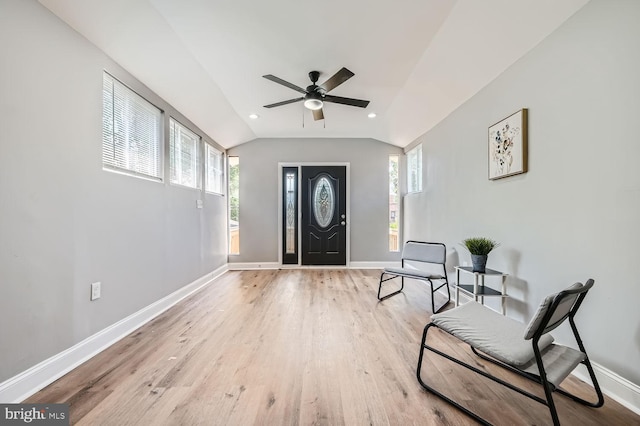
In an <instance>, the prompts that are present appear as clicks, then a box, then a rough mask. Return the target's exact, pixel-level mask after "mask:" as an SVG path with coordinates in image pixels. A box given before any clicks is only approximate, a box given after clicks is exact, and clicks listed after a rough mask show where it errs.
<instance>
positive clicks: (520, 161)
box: [489, 108, 527, 180]
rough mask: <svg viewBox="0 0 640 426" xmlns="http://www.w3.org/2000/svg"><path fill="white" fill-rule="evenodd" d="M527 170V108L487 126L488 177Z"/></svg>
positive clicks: (493, 177) (494, 177) (491, 178)
mask: <svg viewBox="0 0 640 426" xmlns="http://www.w3.org/2000/svg"><path fill="white" fill-rule="evenodd" d="M526 171H527V109H526V108H523V109H521V110H520V111H517V112H515V113H513V114H511V115H510V116H508V117H507V118H505V119H503V120H500V121H499V122H497V123H496V124H494V125H493V126H491V127H489V179H490V180H495V179H501V178H504V177H507V176H513V175H517V174H520V173H526Z"/></svg>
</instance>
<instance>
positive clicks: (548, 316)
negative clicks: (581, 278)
mask: <svg viewBox="0 0 640 426" xmlns="http://www.w3.org/2000/svg"><path fill="white" fill-rule="evenodd" d="M593 283H594V281H593V280H592V279H588V280H587V282H586V283H585V284H584V285H582V283H575V284H573V285H572V286H570V287H569V288H567V289H565V290H563V291H561V292H559V293H555V294H552V295H549V296H547V297H545V299H544V300H543V301H542V303H540V306H538V310H537V311H536V313H535V315H534V316H533V318H531V321H529V324H528V325H527V328H526V329H525V331H524V338H525V339H527V340H529V339H532V338H533V337H534V336H536V335H537V336H542V335H543V334H545V333H548V332H550V331H551V330H553V329H554V328H556V327H558V326H559V325H560V324H562V323H563V322H564V320H566V319H567V318H569V317H573V316H574V315H575V314H576V312H577V311H578V308H579V307H580V304H581V303H582V300H583V299H584V297H585V296H586V295H587V292H588V291H589V290H590V289H591V287H593Z"/></svg>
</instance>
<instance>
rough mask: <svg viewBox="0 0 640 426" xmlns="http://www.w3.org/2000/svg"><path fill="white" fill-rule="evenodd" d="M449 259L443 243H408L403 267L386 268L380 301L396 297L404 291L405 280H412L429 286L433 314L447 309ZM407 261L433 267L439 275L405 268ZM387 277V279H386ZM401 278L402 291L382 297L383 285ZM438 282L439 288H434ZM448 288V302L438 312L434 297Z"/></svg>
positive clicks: (380, 287)
mask: <svg viewBox="0 0 640 426" xmlns="http://www.w3.org/2000/svg"><path fill="white" fill-rule="evenodd" d="M446 258H447V247H446V246H445V245H444V244H442V243H426V242H422V241H407V243H406V244H405V245H404V247H403V249H402V265H401V266H402V267H401V268H385V269H384V271H383V272H382V274H381V275H380V284H379V286H378V300H384V299H387V298H389V297H391V296H394V295H396V294H398V293H400V292H402V290H403V289H404V279H405V278H412V279H414V280H418V281H422V282H424V283H426V284H428V285H429V288H430V289H431V312H433V313H436V312H438V311H439V310H440V309H442V308H443V307H445V306H446V305H447V304H448V303H449V302H450V301H451V291H450V290H449V281H448V280H447V269H446V267H445V260H446ZM405 261H412V262H420V263H422V264H424V265H431V266H435V268H437V270H438V273H437V274H434V273H432V272H430V271H423V270H420V269H417V268H408V267H405ZM385 275H386V276H387V278H385ZM397 277H400V280H401V285H400V290H396V291H394V292H392V293H389V294H387V295H386V296H382V297H381V296H380V293H381V291H382V283H384V282H386V281H389V280H392V279H394V278H397ZM434 281H436V284H437V285H438V286H437V287H434V283H433V282H434ZM445 286H446V287H447V297H448V300H447V301H446V302H445V303H444V304H443V305H442V306H440V307H439V308H438V310H436V308H435V303H434V295H435V293H436V291H438V290H439V289H441V288H442V287H445Z"/></svg>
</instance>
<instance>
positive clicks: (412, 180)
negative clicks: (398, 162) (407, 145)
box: [407, 144, 422, 192]
mask: <svg viewBox="0 0 640 426" xmlns="http://www.w3.org/2000/svg"><path fill="white" fill-rule="evenodd" d="M420 191H422V144H420V145H418V146H416V147H415V148H413V149H412V150H411V151H409V152H407V192H420Z"/></svg>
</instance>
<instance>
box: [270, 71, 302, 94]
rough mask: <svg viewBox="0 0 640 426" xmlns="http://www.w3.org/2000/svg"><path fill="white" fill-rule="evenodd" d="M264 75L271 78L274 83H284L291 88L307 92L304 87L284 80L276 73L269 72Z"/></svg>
mask: <svg viewBox="0 0 640 426" xmlns="http://www.w3.org/2000/svg"><path fill="white" fill-rule="evenodd" d="M262 77H264V78H266V79H267V80H271V81H273V82H274V83H278V84H282V85H283V86H285V87H288V88H289V89H293V90H295V91H296V92H300V93H307V92H306V91H305V90H304V89H303V88H302V87H298V86H296V85H295V84H293V83H289V82H288V81H284V80H283V79H281V78H279V77H276V76H275V75H271V74H267V75H263V76H262Z"/></svg>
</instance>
